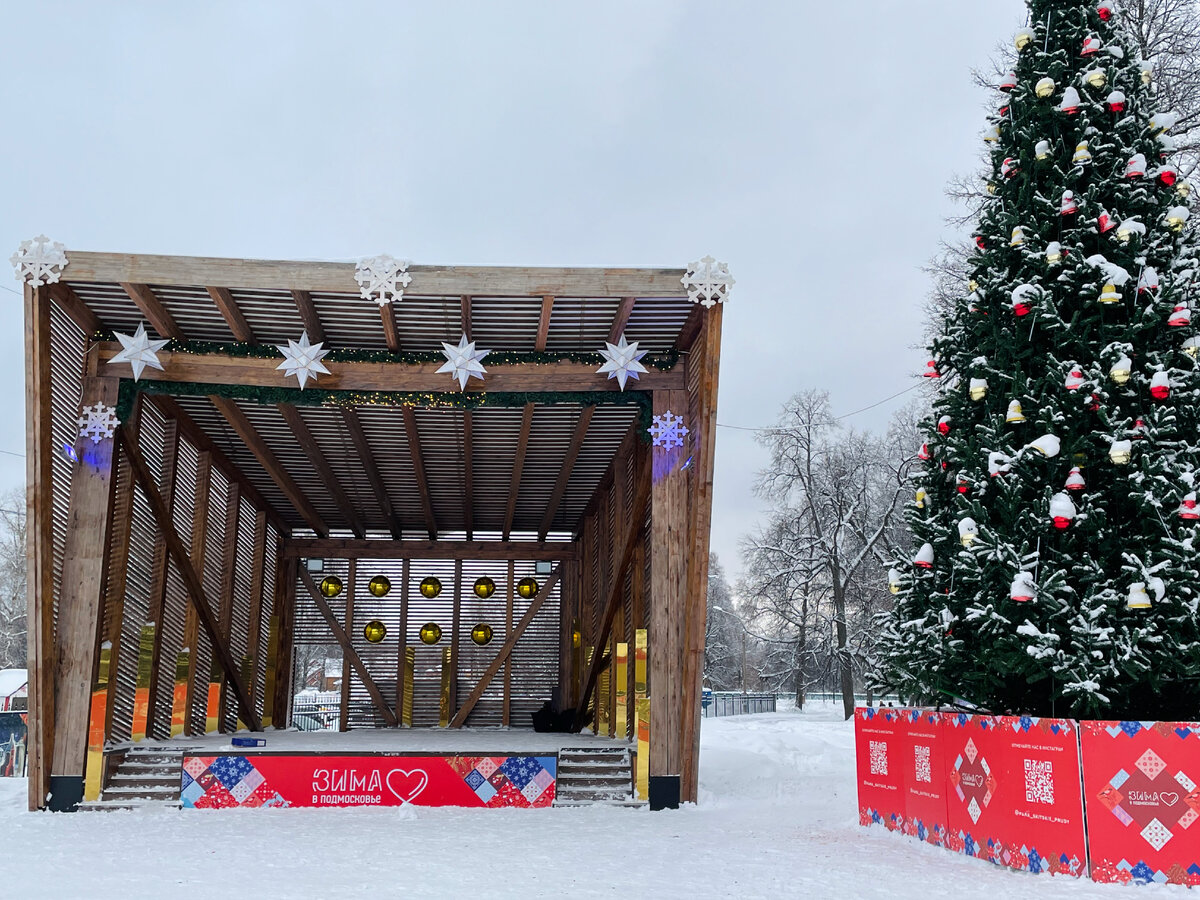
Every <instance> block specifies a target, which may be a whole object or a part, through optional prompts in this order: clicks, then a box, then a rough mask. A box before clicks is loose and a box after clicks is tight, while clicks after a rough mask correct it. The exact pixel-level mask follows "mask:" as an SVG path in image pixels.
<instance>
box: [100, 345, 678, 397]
mask: <svg viewBox="0 0 1200 900" xmlns="http://www.w3.org/2000/svg"><path fill="white" fill-rule="evenodd" d="M309 337H310V338H311V337H312V333H311V332H310V333H309ZM98 346H99V348H100V350H99V361H100V362H99V369H98V374H99V375H101V376H106V377H118V378H128V377H129V366H128V365H127V364H126V365H124V366H120V365H118V366H115V367H113V368H112V369H109V368H108V365H109V363H108V361H109V360H110V359H112V357H113V356H115V355H116V354H117V353H118V352H119V351H120V349H121V345H120V344H119V343H117V342H116V341H104V342H101V343H100V344H99V345H98ZM158 359H159V362H160V363H162V366H163V368H162V369H161V370H160V369H153V368H149V367H147V368H146V370H145V371H144V372H143V373H142V380H143V381H182V382H195V383H200V384H231V385H253V386H256V387H273V388H277V387H281V386H283V384H284V383H283V379H282V376H281V374H280V372H279V371H278V366H279V357H278V356H276V357H274V358H259V357H252V356H231V355H229V354H222V353H181V352H171V351H167V350H164V351H162V352H160V353H159V354H158ZM322 362H323V363H324V364H325V366H326V367H327V368H328V369H329V372H330V374H328V375H320V376H318V377H317V387H319V388H322V389H325V390H334V391H412V392H414V393H425V392H433V393H442V392H445V391H447V390H450V389H451V388H452V386H453V384H454V382H453V381H451V380H450V378H449V377H447V375H446V374H445V373H444V372H443V373H441V374H439V373H438V371H437V370H438V369H439V368H440V367H441V365H442V364H441V363H437V362H429V363H401V362H337V361H333V360H330V359H325V360H322ZM649 369H650V371H649V372H647V373H646V374H645V375H642V376H641V378H640V379H639V380H638V382H637V388H636V389H637V390H639V391H653V390H662V391H666V390H683V389H685V388H686V382H685V380H684V371H683V366H680V365H677V366H675V368H673V369H671V370H670V371H667V372H662V371H660V370H658V369H656V368H654V367H653V366H650V367H649ZM612 389H613V382H612V381H610V380H609V379H608V378H606V377H605V376H604V375H600V374H597V372H596V365H595V363H587V364H584V363H574V362H567V361H564V362H555V363H546V364H544V365H538V366H531V365H525V364H515V365H495V366H492V365H488V372H487V376H486V377H485V378H484V379H483V380H480V379H477V378H472V379H471V380H470V381H469V382H467V389H466V393H468V394H470V393H484V392H487V393H536V392H539V391H553V392H557V391H580V392H588V391H611V390H612Z"/></svg>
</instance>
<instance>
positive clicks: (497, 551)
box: [282, 538, 576, 560]
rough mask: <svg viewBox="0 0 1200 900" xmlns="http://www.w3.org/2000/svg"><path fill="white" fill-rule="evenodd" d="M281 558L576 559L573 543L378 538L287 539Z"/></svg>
mask: <svg viewBox="0 0 1200 900" xmlns="http://www.w3.org/2000/svg"><path fill="white" fill-rule="evenodd" d="M282 553H283V555H284V556H285V557H299V558H304V559H309V558H312V559H316V558H322V559H324V558H329V559H343V558H345V559H348V558H351V557H359V558H362V559H368V558H370V559H523V560H539V559H540V560H547V559H548V560H561V559H574V558H575V556H576V548H575V543H574V542H573V541H388V540H381V539H379V538H367V539H366V540H359V539H357V538H323V539H321V538H290V539H287V540H286V541H284V542H283V550H282Z"/></svg>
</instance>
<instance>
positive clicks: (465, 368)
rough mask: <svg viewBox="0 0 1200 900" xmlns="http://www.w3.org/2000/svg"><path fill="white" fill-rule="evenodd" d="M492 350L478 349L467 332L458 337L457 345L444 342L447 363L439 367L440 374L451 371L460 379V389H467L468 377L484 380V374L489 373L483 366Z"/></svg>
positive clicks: (443, 347) (443, 350)
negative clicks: (469, 339)
mask: <svg viewBox="0 0 1200 900" xmlns="http://www.w3.org/2000/svg"><path fill="white" fill-rule="evenodd" d="M491 352H492V351H491V350H476V349H475V342H474V341H468V340H467V336H466V335H465V334H464V335H463V336H462V337H461V338H459V339H458V344H457V346H456V345H454V344H447V343H445V342H443V343H442V355H443V356H445V357H446V363H445V364H444V365H443V366H442V367H441V368H440V369H438V374H441V373H443V372H449V373H450V375H451V376H453V377H454V378H456V379H458V389H459V390H461V391H465V390H466V389H467V379H468V378H478V379H480V380H482V379H483V376H484V375H486V374H487V369H485V368H484V367H483V365H482V361H483V358H484V357H485V356H487V355H488V354H489V353H491Z"/></svg>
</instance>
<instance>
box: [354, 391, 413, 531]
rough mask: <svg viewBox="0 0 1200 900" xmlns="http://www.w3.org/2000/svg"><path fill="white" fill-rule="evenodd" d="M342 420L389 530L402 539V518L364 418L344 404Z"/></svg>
mask: <svg viewBox="0 0 1200 900" xmlns="http://www.w3.org/2000/svg"><path fill="white" fill-rule="evenodd" d="M342 421H343V422H345V423H346V430H347V431H348V432H350V440H352V441H353V442H354V447H355V449H356V450H358V461H359V463H360V464H361V465H362V467H363V471H364V472H365V473H366V476H367V480H368V481H370V482H371V491H372V492H373V493H374V494H375V500H376V502H377V503H378V504H379V510H380V512H382V513H383V517H384V518H385V519H386V520H387V523H388V531H390V532H391V533H392V537H394V538H395V539H396V540H400V538H401V537H402V535H401V529H400V519H399V518H398V517H397V516H396V511H395V509H393V508H392V498H391V495H389V494H388V490H387V485H385V484H384V483H383V476H382V475H381V474H380V473H379V466H378V465H377V464H376V462H375V453H374V451H373V450H372V449H371V443H370V441H368V440H367V432H366V429H365V428H363V424H362V419H360V418H359V416H358V410H356V409H355V408H354V407H353V406H343V407H342Z"/></svg>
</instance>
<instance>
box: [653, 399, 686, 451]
mask: <svg viewBox="0 0 1200 900" xmlns="http://www.w3.org/2000/svg"><path fill="white" fill-rule="evenodd" d="M687 433H688V429H687V426H686V425H684V424H683V416H677V415H674V414H672V412H671V411H670V410H669V409H668V410H667V411H666V412H665V413H663V414H662V415H661V416H655V417H654V420H653V424H651V426H650V436H651V437H652V438H654V446H655V447H662V448H663V449H664V450H670V449H671V448H672V447H682V446H683V439H684V437H685V436H686V435H687Z"/></svg>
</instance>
